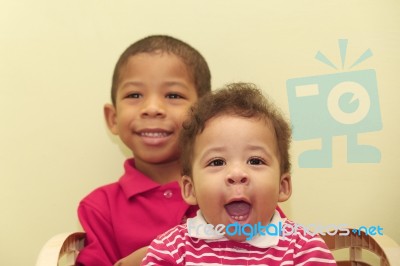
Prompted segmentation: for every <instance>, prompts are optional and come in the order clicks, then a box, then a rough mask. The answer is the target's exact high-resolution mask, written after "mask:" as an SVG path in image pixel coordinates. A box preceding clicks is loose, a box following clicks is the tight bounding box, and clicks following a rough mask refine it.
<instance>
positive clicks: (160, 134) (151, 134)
mask: <svg viewBox="0 0 400 266" xmlns="http://www.w3.org/2000/svg"><path fill="white" fill-rule="evenodd" d="M169 135H170V133H167V132H141V133H140V136H142V137H149V138H164V137H167V136H169Z"/></svg>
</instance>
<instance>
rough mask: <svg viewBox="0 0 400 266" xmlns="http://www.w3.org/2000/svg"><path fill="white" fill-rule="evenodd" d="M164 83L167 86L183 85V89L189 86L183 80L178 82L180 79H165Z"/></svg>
mask: <svg viewBox="0 0 400 266" xmlns="http://www.w3.org/2000/svg"><path fill="white" fill-rule="evenodd" d="M164 84H165V85H166V86H167V87H172V86H180V87H183V88H185V89H188V88H189V87H188V86H187V85H186V84H185V82H180V81H166V82H164Z"/></svg>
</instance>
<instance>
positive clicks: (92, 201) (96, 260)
mask: <svg viewBox="0 0 400 266" xmlns="http://www.w3.org/2000/svg"><path fill="white" fill-rule="evenodd" d="M124 167H125V174H124V175H123V176H122V177H121V178H120V179H119V181H118V182H116V183H112V184H109V185H106V186H103V187H100V188H98V189H96V190H94V191H93V192H92V193H90V194H89V195H88V196H86V197H85V198H84V199H83V200H82V201H81V202H80V205H79V208H78V216H79V220H80V222H81V225H82V227H83V229H84V231H85V232H86V243H85V248H84V249H83V250H82V251H81V252H80V254H79V256H78V259H77V264H78V265H86V266H92V265H96V266H103V265H104V266H110V265H113V264H114V263H115V262H117V261H118V260H119V259H121V258H123V257H126V256H127V255H129V254H131V253H132V252H133V251H135V250H137V249H139V248H141V247H144V246H148V245H149V244H150V243H151V241H152V240H153V239H154V238H155V237H156V236H158V235H159V234H161V233H163V232H165V231H166V230H168V229H170V228H172V227H174V226H176V225H178V224H181V223H183V222H184V221H185V220H186V217H193V216H195V214H196V210H197V207H195V206H192V207H189V205H188V204H186V203H185V202H184V201H183V199H182V196H181V191H180V188H179V184H178V182H172V183H168V184H165V185H160V184H158V183H155V182H154V181H152V180H151V179H150V178H149V177H147V176H145V175H144V174H143V173H141V172H139V171H138V170H136V168H135V162H134V160H133V159H129V160H126V162H125V165H124Z"/></svg>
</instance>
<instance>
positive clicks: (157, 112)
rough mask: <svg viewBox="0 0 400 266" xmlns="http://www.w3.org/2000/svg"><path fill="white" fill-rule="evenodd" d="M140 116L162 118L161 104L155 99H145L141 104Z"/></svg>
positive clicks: (162, 109)
mask: <svg viewBox="0 0 400 266" xmlns="http://www.w3.org/2000/svg"><path fill="white" fill-rule="evenodd" d="M141 115H142V116H143V117H163V116H164V115H165V108H164V104H163V102H162V101H161V100H160V99H158V98H157V97H152V98H148V99H146V101H145V102H144V103H143V108H142V111H141Z"/></svg>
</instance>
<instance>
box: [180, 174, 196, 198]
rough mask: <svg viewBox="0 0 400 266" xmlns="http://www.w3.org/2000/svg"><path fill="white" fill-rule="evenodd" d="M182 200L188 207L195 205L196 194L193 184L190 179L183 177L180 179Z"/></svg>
mask: <svg viewBox="0 0 400 266" xmlns="http://www.w3.org/2000/svg"><path fill="white" fill-rule="evenodd" d="M181 191H182V198H183V199H184V200H185V201H186V203H187V204H189V205H197V199H196V193H195V191H194V184H193V180H192V178H191V177H189V176H187V175H184V176H182V179H181Z"/></svg>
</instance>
